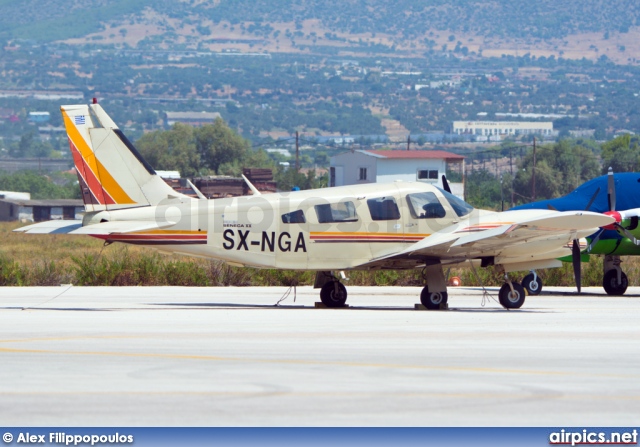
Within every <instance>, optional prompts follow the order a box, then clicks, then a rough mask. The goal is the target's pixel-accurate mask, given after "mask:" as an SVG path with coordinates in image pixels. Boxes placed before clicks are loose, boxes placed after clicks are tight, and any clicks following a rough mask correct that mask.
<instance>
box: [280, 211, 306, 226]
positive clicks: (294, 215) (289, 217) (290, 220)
mask: <svg viewBox="0 0 640 447" xmlns="http://www.w3.org/2000/svg"><path fill="white" fill-rule="evenodd" d="M306 222H307V220H306V219H305V218H304V213H303V212H302V210H298V211H293V212H291V213H287V214H283V215H282V223H286V224H295V223H306Z"/></svg>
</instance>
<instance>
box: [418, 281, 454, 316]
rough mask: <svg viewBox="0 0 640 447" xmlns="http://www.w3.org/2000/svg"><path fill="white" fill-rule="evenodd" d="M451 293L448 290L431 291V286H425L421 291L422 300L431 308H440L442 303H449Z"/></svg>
mask: <svg viewBox="0 0 640 447" xmlns="http://www.w3.org/2000/svg"><path fill="white" fill-rule="evenodd" d="M448 299H449V294H448V293H447V292H433V293H432V292H429V286H424V288H423V289H422V292H420V302H421V303H422V305H423V306H424V307H426V308H427V309H429V310H438V309H440V305H441V304H447V300H448Z"/></svg>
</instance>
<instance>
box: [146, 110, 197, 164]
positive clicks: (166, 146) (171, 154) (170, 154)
mask: <svg viewBox="0 0 640 447" xmlns="http://www.w3.org/2000/svg"><path fill="white" fill-rule="evenodd" d="M136 146H137V148H138V150H139V151H140V153H141V154H142V156H143V157H144V158H145V160H147V162H149V164H150V165H151V166H153V167H154V168H156V169H163V170H170V171H173V170H177V171H180V174H181V175H183V176H185V177H193V176H195V175H196V174H198V173H199V172H200V156H199V154H198V152H197V150H196V145H195V138H194V130H193V127H191V126H188V125H186V124H181V123H176V124H174V125H173V127H172V128H171V130H167V131H161V130H157V131H155V132H149V133H148V134H145V135H143V136H142V137H141V138H140V139H139V140H138V141H137V142H136Z"/></svg>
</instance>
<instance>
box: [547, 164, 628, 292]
mask: <svg viewBox="0 0 640 447" xmlns="http://www.w3.org/2000/svg"><path fill="white" fill-rule="evenodd" d="M611 175H612V176H613V173H612V174H611ZM598 194H600V187H598V189H596V191H595V192H594V193H593V195H592V196H591V199H590V200H589V203H587V206H586V207H585V208H584V210H585V211H589V208H591V205H593V202H594V201H595V200H596V197H598ZM613 195H614V199H613V200H614V201H615V188H614V190H613ZM550 208H551V207H550ZM602 233H604V229H603V228H600V230H598V233H597V234H596V236H595V237H594V238H593V240H592V241H591V243H590V244H589V246H588V247H587V251H591V247H593V246H594V245H595V244H596V243H597V242H598V240H600V235H601V234H602ZM581 262H582V259H581V258H580V242H579V241H578V240H577V239H574V240H573V245H572V246H571V263H572V264H573V277H574V278H575V280H576V287H577V288H578V293H580V292H581V290H582V264H581Z"/></svg>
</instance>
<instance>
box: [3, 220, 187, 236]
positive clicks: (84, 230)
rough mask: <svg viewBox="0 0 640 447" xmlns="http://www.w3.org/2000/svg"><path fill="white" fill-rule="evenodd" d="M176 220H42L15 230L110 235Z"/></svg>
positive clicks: (36, 232) (144, 229)
mask: <svg viewBox="0 0 640 447" xmlns="http://www.w3.org/2000/svg"><path fill="white" fill-rule="evenodd" d="M175 224H176V223H175V222H164V223H163V224H162V225H159V224H158V223H157V222H152V221H148V220H141V221H137V220H133V221H131V220H130V221H122V222H118V221H115V222H103V223H99V224H94V225H87V226H85V227H83V226H82V221H81V220H50V221H48V222H40V223H37V224H33V225H27V226H26V227H21V228H16V229H15V230H13V231H15V232H18V233H28V234H89V235H100V236H103V235H108V234H114V233H116V234H126V233H135V232H137V231H150V230H160V229H162V228H167V227H172V226H174V225H175Z"/></svg>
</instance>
